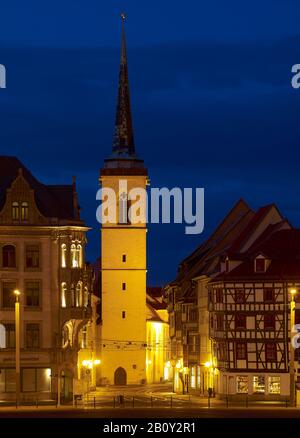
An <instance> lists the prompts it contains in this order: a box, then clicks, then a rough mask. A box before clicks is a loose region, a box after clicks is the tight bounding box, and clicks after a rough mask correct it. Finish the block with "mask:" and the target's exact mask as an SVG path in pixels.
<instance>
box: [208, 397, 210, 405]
mask: <svg viewBox="0 0 300 438" xmlns="http://www.w3.org/2000/svg"><path fill="white" fill-rule="evenodd" d="M208 407H209V408H210V395H209V396H208Z"/></svg>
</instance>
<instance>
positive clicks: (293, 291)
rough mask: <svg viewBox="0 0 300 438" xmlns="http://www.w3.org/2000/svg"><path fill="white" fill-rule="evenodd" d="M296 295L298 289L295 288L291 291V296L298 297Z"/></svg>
mask: <svg viewBox="0 0 300 438" xmlns="http://www.w3.org/2000/svg"><path fill="white" fill-rule="evenodd" d="M296 293H297V289H295V288H294V287H293V288H291V289H290V294H291V295H292V296H294V295H296Z"/></svg>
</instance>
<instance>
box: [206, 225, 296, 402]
mask: <svg viewBox="0 0 300 438" xmlns="http://www.w3.org/2000/svg"><path fill="white" fill-rule="evenodd" d="M274 229H275V227H274V226H272V225H270V226H269V227H268V228H267V229H266V230H265V232H264V233H263V234H262V235H261V236H260V237H259V238H258V239H257V240H256V241H254V242H253V243H252V245H251V246H250V248H249V249H248V250H247V251H246V252H245V253H243V254H241V253H240V254H235V255H234V254H233V253H232V251H231V259H229V257H227V258H226V260H225V263H224V265H223V272H221V273H220V274H219V275H217V276H216V277H215V278H214V279H213V280H211V282H210V284H209V310H210V337H211V339H212V342H213V356H214V360H215V363H214V366H215V368H216V370H218V374H219V388H218V392H219V394H220V395H221V396H222V397H231V398H232V397H235V398H240V397H243V396H245V395H249V397H251V398H258V399H280V398H286V397H289V395H290V366H289V365H290V358H291V356H290V355H291V354H294V351H293V350H292V352H291V349H290V330H291V328H290V299H291V294H290V291H291V289H296V290H297V289H298V288H299V286H300V230H296V229H282V230H280V231H275V232H274ZM296 299H297V295H296ZM296 315H297V310H296ZM298 319H299V318H298V315H297V320H298Z"/></svg>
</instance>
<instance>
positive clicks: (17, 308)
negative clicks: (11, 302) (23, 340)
mask: <svg viewBox="0 0 300 438" xmlns="http://www.w3.org/2000/svg"><path fill="white" fill-rule="evenodd" d="M14 295H15V297H16V301H15V330H16V405H17V406H18V404H19V401H20V381H21V380H20V301H19V297H20V295H21V293H20V291H19V290H18V289H16V290H15V291H14Z"/></svg>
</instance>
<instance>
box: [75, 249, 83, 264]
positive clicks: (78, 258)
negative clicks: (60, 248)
mask: <svg viewBox="0 0 300 438" xmlns="http://www.w3.org/2000/svg"><path fill="white" fill-rule="evenodd" d="M76 252H77V254H76V257H77V263H78V267H79V268H81V267H82V246H81V245H80V244H78V245H77V247H76Z"/></svg>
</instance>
